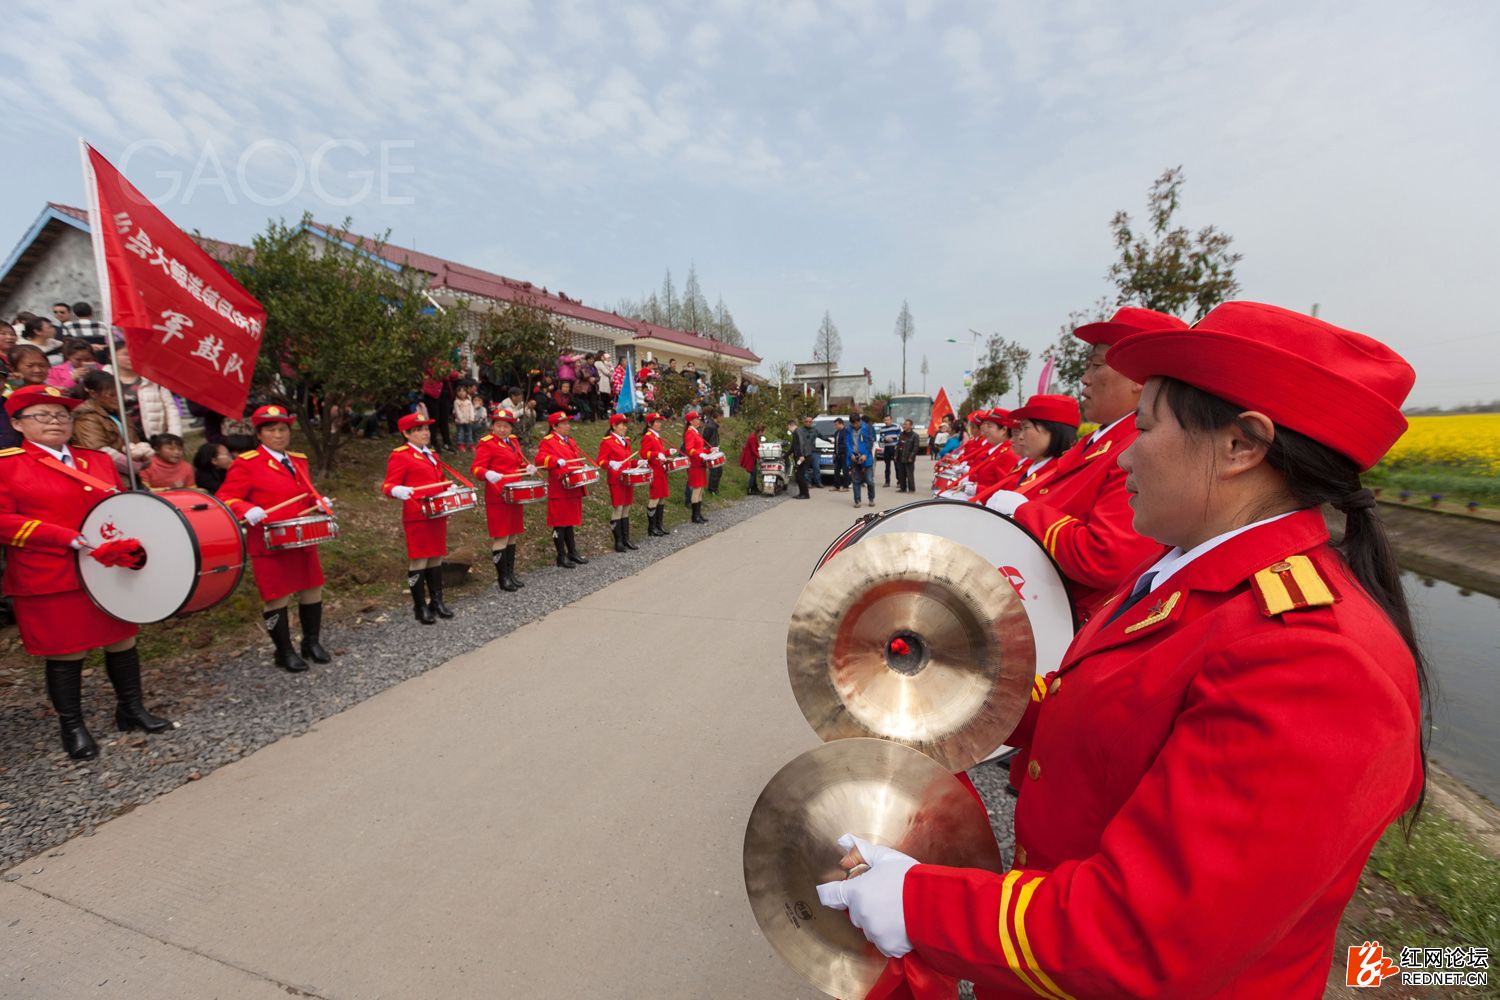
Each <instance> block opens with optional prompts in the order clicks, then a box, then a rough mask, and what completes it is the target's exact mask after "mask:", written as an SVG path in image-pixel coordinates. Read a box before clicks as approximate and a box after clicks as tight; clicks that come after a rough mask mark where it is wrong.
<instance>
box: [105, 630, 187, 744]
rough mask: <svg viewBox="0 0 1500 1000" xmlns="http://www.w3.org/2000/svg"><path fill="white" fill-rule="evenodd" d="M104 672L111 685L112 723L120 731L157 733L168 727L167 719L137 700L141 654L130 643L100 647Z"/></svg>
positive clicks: (139, 693) (139, 689) (170, 724)
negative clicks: (123, 646)
mask: <svg viewBox="0 0 1500 1000" xmlns="http://www.w3.org/2000/svg"><path fill="white" fill-rule="evenodd" d="M104 672H105V673H107V674H108V675H109V682H110V684H112V685H114V689H115V727H116V728H117V729H119V730H120V732H122V733H124V732H129V731H130V730H132V729H144V730H145V731H146V732H148V733H160V732H164V731H165V730H168V729H171V728H172V720H171V719H163V718H161V717H160V716H157V715H152V714H151V713H150V712H148V711H147V710H146V705H145V703H144V702H143V701H142V700H141V654H140V653H139V652H138V651H137V650H136V648H135V647H134V646H131V647H130V648H129V649H122V650H120V651H119V652H118V653H111V652H110V651H109V650H105V651H104Z"/></svg>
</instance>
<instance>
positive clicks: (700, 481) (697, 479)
mask: <svg viewBox="0 0 1500 1000" xmlns="http://www.w3.org/2000/svg"><path fill="white" fill-rule="evenodd" d="M707 485H708V469H706V468H704V466H703V464H702V463H701V462H694V463H693V464H692V465H690V466H688V488H689V489H694V490H700V489H702V488H703V487H705V486H707Z"/></svg>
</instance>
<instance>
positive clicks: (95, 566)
mask: <svg viewBox="0 0 1500 1000" xmlns="http://www.w3.org/2000/svg"><path fill="white" fill-rule="evenodd" d="M79 530H80V531H81V532H82V534H83V535H84V537H86V538H87V539H88V540H89V543H90V544H92V545H98V544H99V543H101V542H105V541H109V540H111V539H115V538H136V539H139V540H140V542H141V544H142V545H144V546H145V548H146V565H145V566H143V567H142V568H140V569H127V568H126V567H124V566H104V565H101V564H100V563H98V562H96V561H95V560H94V559H93V558H91V557H90V556H89V555H88V554H87V553H83V552H80V553H79V558H78V572H79V574H80V575H81V576H82V577H83V589H84V590H86V591H88V594H89V596H90V597H92V598H93V599H94V603H95V604H97V605H99V607H100V608H102V609H103V610H104V611H105V612H107V613H108V614H111V615H113V616H114V617H116V618H118V619H120V620H121V621H126V622H132V623H134V624H136V625H145V624H149V623H151V622H159V621H165V620H166V619H168V618H170V617H172V616H173V615H174V614H176V613H177V612H178V611H179V610H180V609H181V608H182V606H183V605H184V604H186V603H187V600H188V597H189V596H191V594H192V592H193V587H194V585H195V584H196V583H197V581H198V568H199V567H198V543H197V540H196V539H195V538H194V537H193V534H192V532H191V531H190V530H189V529H188V525H187V521H185V520H184V519H183V517H182V515H181V514H179V513H178V512H177V508H176V507H173V506H172V505H171V504H169V503H167V501H165V500H162V499H160V498H159V497H155V496H152V495H151V494H149V493H116V494H115V495H114V496H110V497H105V498H104V499H103V500H101V501H99V503H97V504H95V505H94V508H93V510H91V511H89V513H88V516H87V517H85V518H84V519H83V526H82V527H81V528H80V529H79Z"/></svg>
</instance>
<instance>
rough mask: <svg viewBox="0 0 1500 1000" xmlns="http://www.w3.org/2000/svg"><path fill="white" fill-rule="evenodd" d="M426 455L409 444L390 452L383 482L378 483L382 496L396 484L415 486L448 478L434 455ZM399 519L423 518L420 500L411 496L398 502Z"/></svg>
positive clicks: (412, 519)
mask: <svg viewBox="0 0 1500 1000" xmlns="http://www.w3.org/2000/svg"><path fill="white" fill-rule="evenodd" d="M436 458H437V455H436V454H435V453H434V454H433V456H432V458H428V457H427V456H426V455H424V454H423V453H422V452H420V451H418V450H417V449H415V448H413V447H412V446H411V445H409V444H403V445H402V446H401V447H399V448H397V449H395V450H394V451H392V452H391V457H390V458H389V459H387V460H386V463H385V482H384V483H381V484H380V491H381V492H382V493H384V494H385V495H386V496H390V495H391V490H392V489H394V488H395V487H397V486H410V487H412V488H413V489H415V488H416V487H418V486H428V485H431V484H432V483H445V482H449V479H448V476H447V474H446V473H445V472H444V471H443V467H442V466H441V465H439V464H437V462H436V461H434V459H436ZM401 520H403V521H426V520H427V518H426V517H425V516H424V515H423V514H422V504H421V502H420V501H419V500H418V499H417V498H416V497H412V498H411V499H410V500H406V501H404V502H403V503H402V504H401Z"/></svg>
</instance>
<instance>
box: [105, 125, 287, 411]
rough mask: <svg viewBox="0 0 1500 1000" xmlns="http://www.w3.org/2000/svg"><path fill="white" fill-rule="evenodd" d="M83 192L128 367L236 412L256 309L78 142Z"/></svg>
mask: <svg viewBox="0 0 1500 1000" xmlns="http://www.w3.org/2000/svg"><path fill="white" fill-rule="evenodd" d="M83 150H84V185H85V187H87V188H88V194H89V228H90V230H92V232H93V239H94V259H95V262H96V263H97V264H98V267H99V284H100V289H101V291H102V292H103V294H104V299H105V307H106V308H105V310H104V311H105V313H106V314H107V317H106V318H107V320H108V322H110V323H111V324H112V325H113V326H117V327H120V328H121V329H122V330H124V331H125V345H126V346H127V347H129V348H130V360H131V367H133V368H134V369H135V370H136V371H138V372H140V373H141V374H142V375H144V376H145V377H146V378H148V379H150V380H151V381H153V382H159V383H160V384H162V385H164V386H166V387H167V388H168V389H171V390H172V391H173V392H175V393H177V394H178V395H181V396H186V397H187V398H188V399H191V400H193V401H194V402H197V403H201V404H203V405H204V406H206V407H209V408H210V409H212V410H216V411H218V412H219V413H222V414H224V415H225V416H227V417H239V416H241V415H243V414H244V412H245V399H246V397H247V396H248V395H249V392H250V379H251V377H252V376H253V375H254V373H255V359H256V356H257V355H259V354H260V340H261V334H262V333H263V332H264V331H265V327H266V310H265V309H264V308H263V307H262V306H261V304H260V303H259V302H257V301H255V299H254V298H252V297H251V295H250V293H249V292H247V291H245V289H244V288H242V287H241V286H240V283H239V282H237V281H235V280H234V279H233V278H232V277H230V276H229V272H228V271H226V270H224V268H222V267H220V266H219V264H218V262H217V261H215V260H214V259H213V258H212V257H210V256H209V255H208V254H207V253H206V252H204V250H203V248H202V247H200V246H199V245H198V244H197V243H194V242H193V240H192V238H191V237H189V236H188V235H187V234H186V233H184V232H183V231H182V230H180V229H178V228H177V227H176V226H174V225H173V224H172V222H171V220H170V219H168V218H167V217H166V216H165V215H163V214H162V212H161V210H160V209H158V208H157V207H156V206H155V205H153V204H151V202H150V201H148V200H147V199H146V197H145V196H144V195H143V194H141V193H140V192H139V191H137V190H136V189H135V186H134V185H132V184H131V183H130V182H129V181H127V180H126V179H125V178H124V177H123V176H122V175H121V174H120V172H119V171H118V170H116V169H115V168H114V166H113V165H112V164H111V163H110V162H109V161H108V160H106V159H105V158H104V157H102V156H100V155H99V153H98V151H97V150H95V149H94V148H93V147H92V146H89V145H88V144H87V143H84V145H83Z"/></svg>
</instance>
